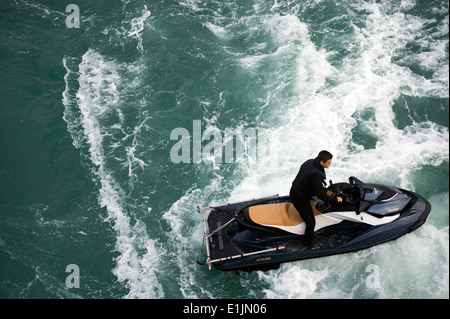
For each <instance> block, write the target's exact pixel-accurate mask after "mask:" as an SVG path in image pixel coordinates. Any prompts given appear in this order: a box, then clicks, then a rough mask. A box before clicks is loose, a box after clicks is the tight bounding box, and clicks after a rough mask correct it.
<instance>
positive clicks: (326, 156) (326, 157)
mask: <svg viewBox="0 0 450 319" xmlns="http://www.w3.org/2000/svg"><path fill="white" fill-rule="evenodd" d="M317 158H318V159H319V161H321V162H324V163H326V162H327V161H328V160H329V159H332V158H333V155H332V154H331V153H330V152H328V151H320V153H319V155H317Z"/></svg>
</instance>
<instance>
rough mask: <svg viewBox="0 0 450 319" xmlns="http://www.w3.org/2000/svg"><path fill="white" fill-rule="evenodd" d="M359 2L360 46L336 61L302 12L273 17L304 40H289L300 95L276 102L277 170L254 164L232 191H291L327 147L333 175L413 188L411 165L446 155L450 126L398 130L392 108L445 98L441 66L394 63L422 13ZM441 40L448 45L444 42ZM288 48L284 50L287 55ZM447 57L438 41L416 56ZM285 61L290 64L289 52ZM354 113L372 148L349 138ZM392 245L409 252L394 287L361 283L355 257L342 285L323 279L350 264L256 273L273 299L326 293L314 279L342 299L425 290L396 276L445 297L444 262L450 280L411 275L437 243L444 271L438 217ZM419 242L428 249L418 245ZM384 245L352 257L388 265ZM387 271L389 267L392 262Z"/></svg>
mask: <svg viewBox="0 0 450 319" xmlns="http://www.w3.org/2000/svg"><path fill="white" fill-rule="evenodd" d="M358 5H359V7H358V10H365V11H367V12H368V15H367V19H366V20H365V21H364V22H365V26H363V27H361V23H360V24H358V25H360V27H357V26H356V24H355V25H354V40H353V41H354V44H355V47H354V51H353V52H352V53H351V54H349V56H348V57H347V58H346V60H345V61H344V63H343V65H342V66H340V67H339V68H338V69H335V68H333V67H332V66H331V64H329V63H328V62H327V53H326V52H322V51H321V50H318V49H317V48H315V46H314V45H312V44H311V43H310V42H309V40H308V39H309V37H308V35H307V33H308V30H307V28H306V30H305V25H304V24H302V23H301V22H299V21H296V19H295V18H294V17H287V18H280V19H286V21H284V22H285V23H286V24H283V23H284V22H280V21H277V20H276V19H277V18H276V17H275V18H273V19H275V20H274V21H273V22H272V23H271V24H270V26H271V27H272V28H273V29H274V30H278V29H277V26H280V27H281V29H283V32H280V35H279V38H278V40H279V42H280V43H281V45H286V44H287V43H294V42H295V41H298V42H299V43H301V45H299V46H298V47H296V46H291V47H289V49H290V50H291V51H290V52H289V53H290V54H292V52H294V53H295V54H297V55H298V58H297V59H296V60H295V63H294V65H295V66H296V67H295V70H296V71H297V72H296V76H295V79H294V81H296V83H297V85H296V87H295V88H296V91H295V94H296V95H295V97H294V98H289V97H288V98H285V99H284V100H281V101H273V102H278V103H280V104H279V105H277V106H278V107H279V108H280V109H282V110H283V112H284V115H281V117H280V118H281V120H280V121H279V122H280V123H281V124H280V125H279V126H278V127H276V128H272V129H275V130H276V131H277V133H278V135H279V136H280V137H281V138H280V140H279V144H278V151H279V153H278V154H277V157H278V158H279V161H280V166H279V167H278V168H277V169H273V170H271V169H267V168H265V167H264V168H262V167H258V166H249V170H248V171H247V172H246V175H247V177H245V178H244V179H243V180H242V182H241V183H240V184H238V185H237V187H236V188H235V189H234V190H233V192H232V193H231V196H230V197H231V198H232V199H233V200H235V199H244V198H251V197H252V196H258V195H268V194H272V193H280V194H287V193H288V191H289V188H290V184H291V182H292V180H293V178H294V177H295V174H296V173H297V171H298V168H299V165H300V164H301V163H302V162H303V161H304V160H306V159H307V158H311V157H314V156H316V154H317V153H318V152H319V151H320V150H321V149H328V150H329V151H331V152H332V153H333V154H334V155H335V158H334V162H333V165H332V166H331V168H330V169H329V170H328V171H327V174H328V177H329V178H332V179H333V180H334V181H335V182H336V181H344V180H346V179H347V178H348V177H349V176H350V175H355V176H357V177H359V178H361V179H362V180H367V181H384V182H386V183H389V184H395V185H398V186H401V187H404V188H409V189H412V190H414V184H413V179H412V176H413V174H414V172H415V171H417V170H419V169H420V168H421V167H423V166H424V165H431V166H439V165H441V164H443V163H445V162H447V163H448V160H449V132H448V128H446V127H443V126H441V125H439V124H436V123H433V122H431V121H428V122H423V123H417V122H413V123H412V124H411V125H409V126H407V127H405V128H404V129H399V128H398V127H397V126H396V124H395V123H396V122H395V114H394V112H393V109H392V106H393V105H394V102H395V101H396V100H397V99H398V98H399V97H400V95H401V94H404V95H411V96H430V97H435V96H438V97H448V80H447V82H446V81H444V80H442V79H441V76H443V75H441V74H440V73H439V75H437V73H435V75H436V76H435V77H434V78H432V79H426V78H424V77H422V76H419V75H417V74H414V73H413V72H412V71H411V70H410V69H409V68H408V67H403V66H400V65H398V64H396V63H394V62H393V57H394V56H395V55H396V54H397V52H398V51H399V50H400V49H403V48H404V46H405V45H406V44H407V43H408V42H409V41H414V40H416V39H417V38H418V37H419V35H420V34H421V33H422V28H423V26H424V25H425V22H424V21H422V20H420V18H419V17H413V16H410V15H408V14H404V13H402V12H399V11H395V10H393V12H392V13H390V11H389V10H390V9H389V8H387V7H386V6H388V4H384V3H381V4H380V3H373V2H370V3H366V2H363V1H359V2H358ZM411 6H414V3H406V2H405V3H404V5H403V8H407V7H411ZM290 27H292V28H296V30H297V31H294V30H290ZM447 33H448V30H447ZM276 36H278V34H276V33H275V34H274V37H276ZM447 42H448V40H447ZM443 43H444V44H443V46H444V47H445V41H444V42H443ZM288 51H289V50H288ZM288 56H289V55H288V54H286V55H285V58H286V57H288ZM444 57H445V54H443V53H442V50H441V47H440V46H439V47H438V48H436V49H435V50H434V51H431V52H430V53H429V54H425V55H423V56H417V59H421V61H422V62H423V65H424V66H426V67H430V68H434V67H437V68H438V71H437V72H442V71H440V70H441V69H439V68H440V67H442V63H441V62H437V63H433V62H431V60H430V59H434V60H433V61H439V59H441V60H442V59H444V60H445V58H444ZM275 58H276V55H275V54H269V55H265V56H264V59H268V61H271V60H270V59H275ZM261 59H262V57H261V56H258V57H257V58H255V57H254V56H250V57H244V58H243V60H244V61H245V62H246V64H245V65H247V66H251V67H252V70H251V71H252V72H258V67H259V66H260V64H259V63H260V61H261ZM436 59H437V60H436ZM447 59H448V56H447ZM268 61H266V62H268ZM287 61H289V62H290V63H292V60H287ZM311 65H314V66H313V67H312V66H311ZM443 68H445V67H443ZM447 69H448V64H447ZM442 74H443V72H442ZM447 76H448V74H447ZM275 78H276V77H274V79H275ZM327 79H332V80H333V83H338V84H337V85H334V86H329V85H328V84H327ZM268 87H270V86H269V85H268ZM367 111H370V112H371V113H372V114H373V115H372V116H371V119H369V120H367V119H363V115H364V114H365V113H366V112H367ZM358 120H359V121H362V122H363V123H364V125H365V128H366V129H367V131H368V132H370V133H371V134H372V135H373V136H374V137H375V138H376V139H377V142H376V145H375V147H374V148H367V149H366V148H365V147H364V146H363V145H357V144H355V142H354V141H353V139H352V137H353V129H354V128H355V127H356V125H357V121H358ZM427 231H428V233H427ZM444 244H445V245H444ZM391 245H392V246H388V247H399V246H400V248H398V249H400V250H401V249H403V250H404V251H406V253H404V254H403V255H405V254H408V255H409V256H408V258H406V257H405V258H406V259H403V260H402V258H397V259H396V262H398V265H397V266H398V269H393V270H392V272H393V273H395V276H398V278H397V279H395V280H392V286H391V284H390V283H384V284H382V288H381V290H379V291H369V292H368V294H365V292H364V291H365V290H366V285H365V278H366V277H367V275H366V274H365V264H361V262H359V261H357V262H356V263H357V264H358V265H360V266H361V267H360V268H361V269H360V270H359V271H360V273H361V275H360V278H359V279H358V280H357V281H355V282H353V284H352V286H351V287H345V285H343V284H342V283H339V282H336V281H333V283H330V282H329V281H328V280H326V278H325V277H326V276H332V277H335V276H341V277H342V276H346V275H347V274H348V271H347V270H346V269H345V268H344V269H340V270H336V271H339V272H343V273H344V274H337V273H336V272H335V271H334V270H331V269H328V270H327V271H325V270H317V268H315V267H311V264H310V263H306V262H303V263H293V264H289V265H286V266H283V267H282V268H281V269H280V270H278V271H276V272H272V273H267V274H260V275H259V277H260V279H262V280H265V281H267V282H268V283H269V284H270V287H271V288H270V290H266V291H265V292H266V296H267V297H268V298H274V297H276V296H283V297H286V298H305V297H320V296H322V297H324V296H325V297H330V295H329V294H327V293H326V292H325V291H324V290H321V289H317V285H318V283H320V284H323V285H324V286H326V287H328V288H330V291H333V295H334V296H340V297H343V298H352V297H354V296H358V293H360V294H359V296H363V297H364V296H369V297H396V296H397V297H398V296H410V295H411V296H418V295H420V294H414V293H412V292H411V294H410V295H408V293H407V292H401V291H399V289H401V288H394V286H395V285H397V286H398V287H405V286H407V285H410V284H411V285H413V287H415V288H417V289H419V286H426V285H428V286H429V287H434V288H436V289H438V291H441V293H443V295H444V296H445V293H446V294H447V296H448V270H447V272H446V275H445V272H444V279H447V285H445V284H444V283H443V281H442V282H441V280H440V279H439V278H438V276H437V275H436V276H435V275H433V274H432V273H431V274H428V275H427V274H423V275H422V277H419V278H421V279H419V280H417V281H416V280H415V279H414V276H416V275H419V273H420V272H421V271H422V272H424V273H427V272H428V270H426V262H425V254H426V253H427V252H428V251H430V250H433V249H435V248H436V247H438V249H439V250H440V251H441V254H442V255H443V256H444V259H442V256H441V257H439V258H438V257H437V255H436V256H435V257H436V258H434V257H432V256H429V257H430V258H431V260H435V262H436V265H435V267H436V271H438V270H439V273H440V274H442V269H441V268H442V267H444V268H445V267H447V268H448V248H447V249H444V246H446V247H447V246H448V229H447V230H445V229H444V230H441V229H437V230H436V229H433V227H432V226H427V227H424V228H423V229H421V230H420V231H419V232H418V233H415V234H414V235H408V236H405V239H402V240H401V241H400V243H398V242H397V241H396V242H394V243H393V244H391ZM420 245H424V246H425V247H426V248H420V249H416V248H415V247H417V246H420ZM396 249H397V248H396ZM386 251H387V248H386V247H383V248H378V247H376V248H374V249H371V250H369V251H368V252H364V253H357V254H356V256H366V254H369V255H368V256H370V257H371V258H372V260H374V262H375V263H377V264H378V263H379V264H380V266H381V268H382V269H383V271H384V268H389V265H388V262H392V258H394V257H392V258H387V257H385V256H382V254H384V253H386ZM378 253H379V254H381V255H378ZM416 253H417V254H418V258H419V259H421V263H422V264H419V265H416V266H417V267H416V266H411V267H412V268H411V269H409V268H406V269H403V270H401V267H400V264H402V265H403V263H404V262H405V260H409V262H410V263H413V264H414V259H415V257H414V254H416ZM351 256H353V257H346V256H344V257H342V256H340V258H341V259H342V260H346V262H347V263H352V262H354V261H355V257H354V256H355V255H351ZM445 256H446V257H445ZM397 257H398V256H397ZM445 258H446V259H445ZM328 260H330V259H328ZM335 261H336V259H333V262H335ZM384 263H385V264H384ZM342 266H344V265H342ZM304 267H306V268H304ZM337 267H339V266H337ZM414 267H416V268H414ZM390 271H391V270H390ZM386 273H389V272H388V271H387V270H386ZM407 277H408V278H407ZM334 279H336V278H334ZM401 280H404V282H401ZM298 287H302V288H303V289H300V288H298ZM434 288H431V289H430V288H420V289H422V290H421V291H423V293H424V295H425V296H427V295H428V296H441V294H439V293H433V292H431V291H429V290H432V289H434ZM406 289H409V288H406ZM420 289H419V290H420Z"/></svg>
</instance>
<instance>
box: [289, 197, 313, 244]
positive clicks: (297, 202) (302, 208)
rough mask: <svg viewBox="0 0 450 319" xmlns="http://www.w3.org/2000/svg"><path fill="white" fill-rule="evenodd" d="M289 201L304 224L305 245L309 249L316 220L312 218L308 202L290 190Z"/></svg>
mask: <svg viewBox="0 0 450 319" xmlns="http://www.w3.org/2000/svg"><path fill="white" fill-rule="evenodd" d="M290 196H291V201H292V204H293V205H294V207H295V209H297V211H298V212H299V214H300V216H301V217H302V219H303V221H304V222H305V225H306V229H305V243H306V246H308V247H310V246H311V244H312V241H313V238H314V228H315V227H316V219H315V218H314V212H313V210H312V207H311V204H310V202H309V200H307V199H305V198H302V197H300V196H298V195H297V193H296V192H295V191H293V190H292V189H291V192H290Z"/></svg>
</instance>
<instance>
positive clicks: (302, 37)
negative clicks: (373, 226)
mask: <svg viewBox="0 0 450 319" xmlns="http://www.w3.org/2000/svg"><path fill="white" fill-rule="evenodd" d="M71 4H72V5H73V6H69V5H71ZM78 15H79V20H77V19H76V18H77V16H78ZM78 22H79V24H78ZM230 132H234V135H233V134H228V135H227V133H230ZM230 136H231V137H230ZM233 140H235V144H236V146H235V145H234V144H228V143H229V142H230V141H231V142H233ZM256 141H257V142H256ZM238 142H239V143H240V144H239V143H238ZM238 144H239V145H240V146H242V147H243V150H244V151H242V150H240V149H239V148H238V146H237V145H238ZM227 145H228V148H226V146H227ZM230 145H231V146H230ZM255 145H256V146H255ZM322 149H326V150H328V151H330V152H331V153H332V154H333V155H334V158H333V164H332V166H331V167H330V168H329V169H327V177H328V178H329V179H332V180H333V181H334V182H339V181H346V180H347V179H348V177H349V176H351V175H354V176H356V177H357V178H359V179H360V180H363V181H367V182H375V183H383V184H388V185H392V186H398V187H402V188H406V189H410V190H413V191H416V192H417V193H419V194H421V195H422V196H424V197H425V198H427V199H428V200H429V201H430V203H431V205H432V210H431V213H430V215H429V218H428V220H427V222H426V223H425V224H424V225H423V226H422V227H421V228H419V229H417V230H416V231H415V232H413V233H410V234H407V235H405V236H403V237H401V238H399V239H397V240H395V241H391V242H388V243H385V244H382V245H379V246H376V247H373V248H370V249H367V250H363V251H359V252H355V253H350V254H346V255H339V256H331V257H325V258H320V259H313V260H307V261H299V262H292V263H287V264H283V265H281V267H280V268H279V269H277V270H272V271H268V272H251V273H242V274H236V273H231V272H220V271H218V270H216V269H214V268H213V270H211V271H209V270H208V268H207V267H206V266H203V267H202V266H200V265H198V264H197V263H196V260H197V259H199V260H204V258H205V253H204V246H203V225H202V218H201V215H200V214H198V213H197V212H196V207H197V206H198V205H205V206H207V205H214V204H221V203H227V202H233V201H239V200H244V199H248V198H253V197H261V196H266V195H272V194H280V195H284V194H288V192H289V189H290V185H291V182H292V180H293V178H294V177H295V175H296V173H297V171H298V169H299V166H300V165H301V163H302V162H303V161H305V160H307V159H309V158H312V157H315V156H316V155H317V153H318V152H319V151H320V150H322ZM255 154H256V155H255ZM0 155H1V156H0V217H1V222H0V298H176V299H178V298H180V299H181V298H218V299H220V298H250V299H252V298H255V299H256V298H258V299H265V298H293V299H298V298H362V299H366V298H370V299H371V298H374V299H378V298H407V299H409V298H449V4H448V2H447V1H446V0H445V1H444V0H417V1H414V0H402V1H399V0H394V1H391V0H380V1H372V0H345V1H344V0H342V1H341V0H286V1H282V0H164V1H162V0H160V1H156V0H155V1H153V0H151V1H150V0H147V1H144V0H136V1H125V0H124V1H119V0H97V1H86V0H70V1H61V0H53V1H51V0H48V1H44V0H39V1H32V0H2V1H1V4H0Z"/></svg>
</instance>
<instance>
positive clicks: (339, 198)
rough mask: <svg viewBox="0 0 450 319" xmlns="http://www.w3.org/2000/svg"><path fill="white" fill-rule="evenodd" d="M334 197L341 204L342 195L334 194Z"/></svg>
mask: <svg viewBox="0 0 450 319" xmlns="http://www.w3.org/2000/svg"><path fill="white" fill-rule="evenodd" d="M336 198H337V201H338V203H339V204H341V203H342V197H340V196H336Z"/></svg>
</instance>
